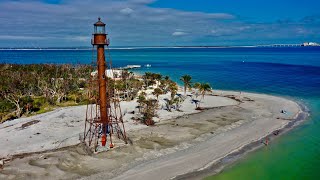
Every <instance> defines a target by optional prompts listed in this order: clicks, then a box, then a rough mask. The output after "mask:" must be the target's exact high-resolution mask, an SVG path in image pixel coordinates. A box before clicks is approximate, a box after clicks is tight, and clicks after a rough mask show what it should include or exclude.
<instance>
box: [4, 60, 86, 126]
mask: <svg viewBox="0 0 320 180" xmlns="http://www.w3.org/2000/svg"><path fill="white" fill-rule="evenodd" d="M90 72H92V69H91V66H89V65H69V64H62V65H56V64H30V65H18V64H0V82H1V86H0V105H1V106H0V107H1V108H0V112H1V114H2V117H1V118H0V120H1V119H2V120H3V118H4V114H6V113H7V114H8V113H14V114H15V116H16V117H20V116H21V115H22V114H29V113H31V112H34V111H37V110H40V109H41V107H43V106H47V105H59V104H60V103H62V102H64V101H68V100H71V99H72V98H71V97H72V95H75V96H77V97H78V98H74V99H75V100H74V102H76V103H79V102H81V101H84V100H85V98H84V97H83V92H82V91H83V89H84V88H87V87H88V85H87V82H88V78H89V77H90ZM79 96H80V97H79Z"/></svg>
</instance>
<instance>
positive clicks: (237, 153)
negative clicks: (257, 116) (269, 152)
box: [172, 101, 310, 180]
mask: <svg viewBox="0 0 320 180" xmlns="http://www.w3.org/2000/svg"><path fill="white" fill-rule="evenodd" d="M294 102H296V101H294ZM296 103H297V104H298V105H299V107H300V108H301V112H299V113H298V114H297V116H296V118H295V119H294V120H292V121H290V122H289V123H288V124H286V125H285V126H284V127H282V128H279V129H277V130H274V131H273V132H271V133H269V134H267V135H266V136H263V137H261V138H260V139H258V140H256V141H254V142H251V143H249V144H246V145H244V146H242V147H239V148H238V149H236V150H234V151H232V152H230V153H229V154H227V155H226V156H224V157H221V158H220V159H218V160H215V161H214V162H213V163H212V164H210V165H208V166H207V167H204V168H202V169H200V170H197V171H193V172H189V173H186V174H182V175H178V176H176V177H173V178H172V179H174V180H180V179H190V180H198V179H199V180H200V179H203V178H205V177H208V176H214V175H217V174H219V173H221V172H222V171H223V170H224V169H225V168H226V167H228V166H230V165H232V164H234V163H236V162H237V161H239V160H241V159H243V158H245V156H246V155H248V154H249V153H251V152H254V151H257V150H259V149H260V148H262V147H264V146H266V145H265V144H263V143H262V141H263V139H266V138H268V139H269V142H272V141H274V140H275V139H276V138H281V136H283V135H285V134H287V133H288V132H289V131H290V130H292V129H294V128H296V127H298V126H299V125H301V124H302V123H303V122H304V121H306V120H307V118H308V117H309V116H310V111H309V110H308V109H307V106H306V105H304V104H302V103H301V102H296ZM216 161H217V162H216Z"/></svg>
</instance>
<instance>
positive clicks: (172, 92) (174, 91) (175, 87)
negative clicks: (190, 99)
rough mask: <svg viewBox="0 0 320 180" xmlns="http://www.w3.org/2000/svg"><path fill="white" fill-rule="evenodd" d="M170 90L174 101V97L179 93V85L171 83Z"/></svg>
mask: <svg viewBox="0 0 320 180" xmlns="http://www.w3.org/2000/svg"><path fill="white" fill-rule="evenodd" d="M168 89H169V91H170V92H171V100H173V99H174V96H175V95H176V94H177V91H178V86H177V83H175V82H173V81H171V82H170V83H169V86H168Z"/></svg>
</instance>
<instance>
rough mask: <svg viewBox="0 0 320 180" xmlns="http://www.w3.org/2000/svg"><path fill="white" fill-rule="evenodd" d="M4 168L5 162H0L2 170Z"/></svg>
mask: <svg viewBox="0 0 320 180" xmlns="http://www.w3.org/2000/svg"><path fill="white" fill-rule="evenodd" d="M3 166H4V160H0V169H3Z"/></svg>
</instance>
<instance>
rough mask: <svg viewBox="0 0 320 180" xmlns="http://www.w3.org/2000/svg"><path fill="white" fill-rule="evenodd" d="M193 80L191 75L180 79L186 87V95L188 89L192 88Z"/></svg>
mask: <svg viewBox="0 0 320 180" xmlns="http://www.w3.org/2000/svg"><path fill="white" fill-rule="evenodd" d="M191 79H192V77H191V76H190V75H184V76H181V78H180V80H181V81H182V82H183V86H184V95H186V92H187V88H190V87H191Z"/></svg>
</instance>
